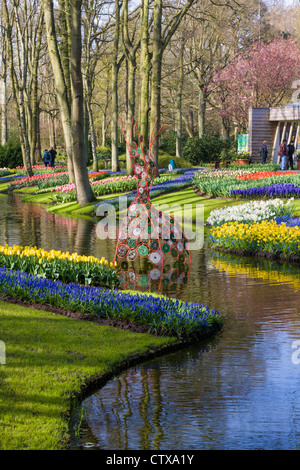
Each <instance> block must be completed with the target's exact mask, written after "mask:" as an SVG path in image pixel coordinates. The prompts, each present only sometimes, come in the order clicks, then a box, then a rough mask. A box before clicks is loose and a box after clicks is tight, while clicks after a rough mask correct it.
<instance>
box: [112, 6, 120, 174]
mask: <svg viewBox="0 0 300 470" xmlns="http://www.w3.org/2000/svg"><path fill="white" fill-rule="evenodd" d="M115 15H116V17H115V31H114V43H113V54H112V65H111V92H112V118H111V166H112V171H120V165H119V154H118V113H119V107H118V72H119V65H118V52H119V35H120V6H119V0H115Z"/></svg>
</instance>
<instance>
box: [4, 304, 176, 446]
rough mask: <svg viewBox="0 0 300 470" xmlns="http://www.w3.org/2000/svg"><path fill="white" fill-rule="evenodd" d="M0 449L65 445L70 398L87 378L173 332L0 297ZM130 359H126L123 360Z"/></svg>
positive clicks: (157, 345) (166, 340)
mask: <svg viewBox="0 0 300 470" xmlns="http://www.w3.org/2000/svg"><path fill="white" fill-rule="evenodd" d="M0 340H1V341H4V343H5V346H6V364H0V397H1V398H0V410H1V411H0V427H1V433H0V449H2V450H21V449H22V450H23V449H30V450H38V449H40V450H46V449H47V450H55V449H64V448H68V417H69V412H70V410H71V405H72V399H71V397H72V396H73V397H74V396H76V394H77V393H79V392H80V391H81V389H82V387H84V385H85V384H86V383H87V381H88V380H89V379H92V378H95V377H99V376H102V375H103V374H107V373H110V372H111V371H113V369H114V367H117V366H120V365H122V366H123V367H125V364H126V361H127V359H128V358H129V357H135V356H140V355H141V354H144V353H146V352H147V351H151V350H152V351H153V350H154V348H163V347H165V346H168V345H170V344H171V343H172V342H174V341H175V339H174V338H167V337H165V338H161V337H154V336H150V335H147V334H141V333H132V332H129V331H124V330H118V329H116V328H113V327H109V326H100V325H97V324H94V323H91V322H88V321H80V320H73V319H70V318H67V317H63V316H60V315H55V314H53V313H49V312H44V311H40V310H35V309H31V308H26V307H21V306H17V305H15V304H9V303H4V302H0ZM128 365H129V364H128Z"/></svg>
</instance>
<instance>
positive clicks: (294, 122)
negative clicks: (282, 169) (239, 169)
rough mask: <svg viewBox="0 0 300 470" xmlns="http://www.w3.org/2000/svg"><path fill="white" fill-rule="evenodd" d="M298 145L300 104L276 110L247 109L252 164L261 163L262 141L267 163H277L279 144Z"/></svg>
mask: <svg viewBox="0 0 300 470" xmlns="http://www.w3.org/2000/svg"><path fill="white" fill-rule="evenodd" d="M284 139H286V140H287V143H290V142H291V141H293V142H294V144H295V148H298V147H299V146H300V145H299V143H300V103H291V104H287V105H286V106H281V107H277V108H249V152H250V156H251V160H252V161H253V162H261V157H260V154H259V150H260V147H261V146H262V143H263V141H264V140H266V141H267V147H268V151H269V157H268V161H271V162H274V163H278V162H279V158H278V149H279V145H280V143H281V142H282V141H283V140H284Z"/></svg>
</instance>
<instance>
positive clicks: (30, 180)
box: [11, 171, 108, 194]
mask: <svg viewBox="0 0 300 470" xmlns="http://www.w3.org/2000/svg"><path fill="white" fill-rule="evenodd" d="M107 175H108V174H107V172H106V171H99V172H92V173H89V178H90V180H91V181H93V182H96V181H98V180H99V179H101V178H105V177H106V176H107ZM68 183H69V175H68V172H66V171H61V172H58V173H57V172H53V171H52V172H51V173H41V174H38V175H34V176H27V177H25V178H22V179H20V180H18V183H13V182H12V183H11V189H14V188H15V187H17V188H21V187H31V186H38V188H39V191H41V190H48V189H50V188H53V187H55V186H60V187H64V186H72V188H75V184H72V185H69V184H68ZM36 193H37V194H38V191H37V192H36Z"/></svg>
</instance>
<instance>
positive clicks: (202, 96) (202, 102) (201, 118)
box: [198, 87, 207, 137]
mask: <svg viewBox="0 0 300 470" xmlns="http://www.w3.org/2000/svg"><path fill="white" fill-rule="evenodd" d="M206 104H207V103H206V93H205V91H204V90H203V89H202V87H199V108H198V128H199V137H203V136H204V135H205V121H206Z"/></svg>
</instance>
